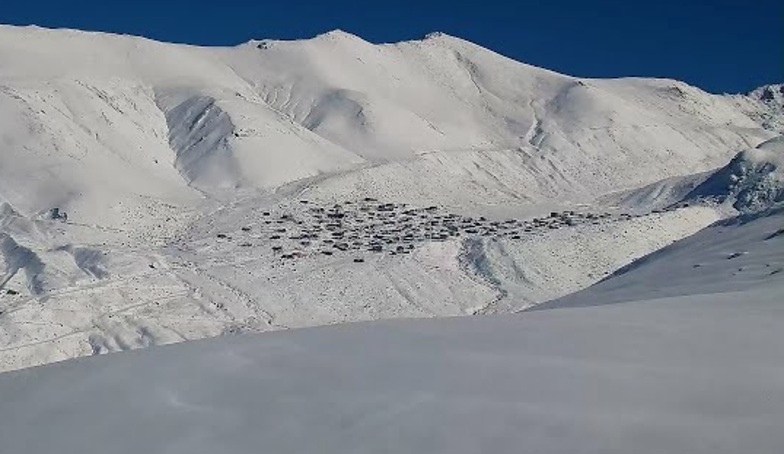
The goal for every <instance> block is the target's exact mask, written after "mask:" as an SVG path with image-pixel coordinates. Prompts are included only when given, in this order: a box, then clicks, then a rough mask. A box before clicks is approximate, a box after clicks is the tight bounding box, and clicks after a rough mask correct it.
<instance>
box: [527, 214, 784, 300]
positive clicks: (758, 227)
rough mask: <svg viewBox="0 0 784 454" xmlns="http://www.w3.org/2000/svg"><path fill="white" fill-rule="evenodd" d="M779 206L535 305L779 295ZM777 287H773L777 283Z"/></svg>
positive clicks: (783, 257)
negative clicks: (766, 291)
mask: <svg viewBox="0 0 784 454" xmlns="http://www.w3.org/2000/svg"><path fill="white" fill-rule="evenodd" d="M782 285H784V208H782V207H781V206H780V205H779V206H777V207H774V208H770V209H768V210H764V211H761V212H758V213H752V214H746V215H741V216H738V217H734V218H730V219H726V220H722V221H719V222H717V223H715V224H713V225H711V226H710V227H708V228H706V229H704V230H702V231H700V232H699V233H697V234H695V235H693V236H690V237H688V238H686V239H684V240H681V241H679V242H677V243H675V244H673V245H671V246H668V247H665V248H663V249H661V250H659V251H656V252H654V253H653V254H650V255H648V256H646V257H643V258H642V259H639V260H637V261H634V262H632V263H631V264H630V265H628V266H625V267H623V268H621V269H620V270H618V271H617V272H615V273H614V274H613V275H612V276H609V277H608V278H607V279H605V280H603V281H602V282H600V283H598V284H596V285H594V286H592V287H589V288H587V289H585V290H583V291H581V292H577V293H574V294H571V295H568V296H565V297H563V298H561V299H558V300H554V301H550V302H548V303H545V304H543V305H541V306H538V307H537V308H536V309H546V308H550V307H571V306H582V305H586V304H587V305H592V304H598V303H602V304H605V303H612V302H623V301H635V300H637V299H638V298H639V295H640V294H641V293H642V294H644V295H646V296H647V297H649V298H665V297H673V296H681V295H693V294H702V293H705V294H715V293H726V292H743V291H751V290H753V289H756V288H761V287H765V288H767V287H769V286H771V287H775V288H778V290H777V291H776V292H774V294H775V295H777V296H778V298H779V300H781V297H782V296H783V295H784V288H781V286H782ZM776 286H778V287H776Z"/></svg>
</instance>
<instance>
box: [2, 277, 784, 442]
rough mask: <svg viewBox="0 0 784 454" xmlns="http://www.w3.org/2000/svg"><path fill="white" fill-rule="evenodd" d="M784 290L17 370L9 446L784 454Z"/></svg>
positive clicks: (212, 345) (9, 378)
mask: <svg viewBox="0 0 784 454" xmlns="http://www.w3.org/2000/svg"><path fill="white" fill-rule="evenodd" d="M783 290H784V286H783V285H782V282H781V281H778V283H777V284H776V285H775V286H773V285H765V286H757V287H754V288H750V289H746V290H744V291H740V292H736V293H724V294H718V295H696V296H688V297H678V298H669V299H664V300H656V301H636V302H633V303H626V304H615V305H601V306H595V307H585V308H569V309H560V310H545V311H537V312H530V313H524V314H521V315H518V316H509V315H506V316H489V317H478V318H459V319H449V320H436V321H413V320H408V321H397V322H389V321H386V322H375V323H358V324H349V325H343V326H338V327H329V328H318V329H305V330H296V331H290V332H286V333H271V334H265V335H254V336H252V335H244V336H236V337H230V338H223V339H211V340H207V341H199V342H192V343H187V344H180V345H176V346H172V347H162V348H153V349H149V350H145V351H140V352H131V353H123V354H118V355H112V356H108V357H99V358H90V359H87V360H74V361H69V362H66V363H62V364H56V365H49V366H44V367H40V368H33V369H28V370H24V371H17V372H10V373H4V374H0V400H2V406H0V439H2V440H3V452H4V453H8V454H17V453H19V454H21V453H29V452H62V453H82V454H89V453H105V452H113V453H118V454H123V453H138V452H167V453H189V454H199V453H215V452H222V453H247V452H257V451H259V450H261V451H264V452H274V453H302V452H324V453H333V452H334V453H345V452H389V453H399V452H430V453H440V452H443V453H475V452H496V453H507V452H508V453H519V452H521V451H524V452H548V453H564V454H565V453H574V452H586V453H600V452H601V453H629V452H635V453H661V452H688V453H694V454H699V453H705V454H719V453H727V454H735V453H738V452H754V453H759V454H776V453H779V452H780V450H781V446H782V444H784V434H782V432H781V427H780V426H781V424H780V422H781V420H782V419H784V406H782V405H781V396H783V395H784V375H783V372H782V371H783V370H784V364H783V363H782V357H781V352H782V349H784V337H783V336H782V335H781V324H782V322H784V307H782V301H781V292H782V291H783ZM637 296H638V297H640V298H647V296H646V293H644V292H641V293H638V295H637ZM596 302H600V301H599V300H596ZM43 428H45V430H42V429H43Z"/></svg>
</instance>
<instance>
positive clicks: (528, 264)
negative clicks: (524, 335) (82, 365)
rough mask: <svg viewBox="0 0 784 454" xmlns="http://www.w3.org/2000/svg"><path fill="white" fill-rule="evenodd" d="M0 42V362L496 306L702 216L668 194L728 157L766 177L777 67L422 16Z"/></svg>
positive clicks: (623, 255)
mask: <svg viewBox="0 0 784 454" xmlns="http://www.w3.org/2000/svg"><path fill="white" fill-rule="evenodd" d="M0 61H2V62H3V64H2V65H0V254H2V257H3V259H4V267H3V268H0V270H2V277H0V288H2V294H0V370H2V369H14V368H19V367H24V366H28V365H32V364H39V363H43V362H51V361H55V360H60V359H67V358H72V357H75V356H82V355H88V354H92V353H102V352H106V351H116V350H127V349H132V348H137V347H143V346H148V345H152V344H162V343H171V342H178V341H182V340H190V339H198V338H203V337H210V336H216V335H221V334H225V333H235V332H239V331H262V330H268V329H279V328H290V327H300V326H311V325H320V324H331V323H337V322H343V321H354V320H374V319H380V318H397V317H422V316H444V315H463V314H474V313H494V312H510V311H517V310H520V309H523V308H525V307H527V306H529V305H531V304H535V303H540V302H543V301H547V300H549V299H552V298H557V297H560V296H563V295H565V294H567V293H570V292H573V291H576V290H579V289H581V288H584V287H586V286H589V285H590V284H592V283H594V282H596V281H598V280H599V279H601V278H603V277H604V276H607V275H609V274H611V273H612V272H614V271H615V270H617V269H618V268H619V267H621V266H623V265H626V264H628V263H629V262H631V261H632V260H634V259H636V258H639V257H641V256H644V255H646V254H648V253H650V252H653V251H655V250H657V249H659V248H661V247H663V246H665V245H667V244H669V243H671V242H673V241H676V240H678V239H680V238H682V237H684V236H687V235H690V234H692V233H695V232H697V231H698V230H700V229H702V228H703V227H706V226H708V225H709V224H711V223H713V222H715V221H716V220H718V219H719V218H720V217H722V216H726V215H727V214H728V210H727V209H725V208H724V207H722V206H719V207H717V206H715V205H716V203H715V202H716V200H717V199H716V198H715V197H714V198H710V197H699V198H693V197H691V198H690V197H688V196H689V193H690V191H698V192H699V191H701V190H702V189H704V188H705V187H706V186H705V184H709V185H710V187H711V188H716V187H718V186H716V184H714V183H713V182H714V181H718V179H720V178H722V177H721V175H723V174H722V173H721V172H722V171H721V170H719V172H718V173H715V174H714V172H715V171H716V169H720V168H722V167H723V166H726V165H727V163H728V162H731V161H732V163H733V164H730V166H731V167H732V166H734V167H733V168H735V167H738V168H742V169H753V170H749V172H747V174H744V175H747V177H744V178H743V179H742V180H740V181H742V182H743V187H744V188H748V189H746V190H744V191H745V192H743V194H752V195H754V194H757V195H760V194H763V193H764V194H767V195H766V196H765V197H766V198H764V199H763V198H760V197H757V198H756V199H753V200H754V201H755V202H754V204H750V205H753V208H755V209H756V208H764V206H765V204H766V203H768V201H771V200H776V199H778V198H779V197H780V194H781V193H780V192H776V191H779V190H780V186H777V185H778V184H779V182H780V181H781V180H780V179H777V178H778V177H775V175H778V173H777V171H775V172H772V173H771V172H770V171H769V170H770V169H771V167H770V165H768V164H766V163H767V162H768V158H770V159H771V160H772V161H770V162H777V161H776V159H778V158H776V157H775V156H773V155H771V154H770V153H773V154H776V153H779V154H780V152H779V151H776V150H773V151H764V150H768V148H769V147H771V146H774V145H770V144H776V143H780V142H779V140H780V139H777V137H780V135H781V133H782V132H783V130H784V128H782V124H784V120H783V119H784V114H782V112H784V109H782V104H781V96H780V94H781V93H780V91H781V90H780V88H781V87H780V86H769V87H762V88H760V89H759V90H756V91H754V92H752V93H750V94H748V95H714V94H709V93H706V92H704V91H702V90H700V89H698V88H695V87H691V86H689V85H687V84H684V83H682V82H678V81H673V80H663V79H613V80H597V79H586V78H579V77H572V76H566V75H561V74H557V73H553V72H551V71H547V70H544V69H540V68H536V67H532V66H529V65H525V64H522V63H519V62H516V61H513V60H510V59H508V58H506V57H503V56H501V55H498V54H496V53H494V52H492V51H490V50H487V49H483V48H481V47H479V46H476V45H474V44H471V43H469V42H466V41H464V40H461V39H459V38H455V37H451V36H448V35H444V34H431V35H428V37H426V38H425V39H422V40H418V41H409V42H402V43H395V44H381V45H378V44H371V43H368V42H366V41H364V40H362V39H361V38H358V37H356V36H352V35H350V34H347V33H344V32H340V31H335V32H330V33H326V34H324V35H320V36H317V37H315V38H313V39H309V40H301V41H288V42H286V41H273V40H263V41H250V42H247V43H244V44H242V45H239V46H236V47H230V48H219V47H194V46H186V45H175V44H166V43H159V42H155V41H151V40H147V39H143V38H137V37H130V36H117V35H109V34H102V33H87V32H80V31H72V30H48V29H41V28H37V27H10V26H0ZM763 142H764V143H765V144H766V145H761V146H760V144H762V143H763ZM758 146H760V148H759V150H761V151H753V152H744V154H742V155H740V157H739V158H736V159H735V160H733V157H734V156H736V154H737V153H739V152H741V151H743V150H752V149H755V148H756V147H758ZM766 153H767V154H766ZM763 155H764V156H763ZM771 156H773V157H771ZM776 156H779V155H776ZM738 159H741V160H742V161H743V162H747V161H748V162H753V165H752V164H749V165H746V164H742V165H739V164H738ZM773 165H778V164H773ZM775 168H776V169H779V168H780V167H775ZM712 175H713V176H712ZM733 175H734V173H733ZM722 181H723V180H722ZM722 184H723V183H722ZM701 185H702V186H701ZM725 186H726V185H725ZM732 188H733V189H730V188H729V186H727V187H726V188H725V189H726V190H728V191H730V190H731V191H735V192H732V194H730V195H728V196H727V197H724V199H722V200H719V201H723V200H725V199H726V200H729V199H732V200H735V199H737V198H738V197H740V199H743V200H747V198H746V196H745V195H744V196H740V191H741V189H739V188H740V186H739V185H737V184H736V185H733V186H732ZM777 188H779V189H777ZM725 192H726V191H725ZM736 193H737V194H736ZM776 194H778V195H776ZM692 199H693V200H692ZM686 200H692V202H691V203H690V204H689V206H688V207H685V206H684V202H685V201H686ZM749 200H751V199H749ZM758 201H761V203H757V202H758ZM675 202H680V203H675ZM387 203H389V204H392V205H393V206H392V207H391V208H390V207H388V206H386V205H385V204H387ZM686 203H688V202H686ZM336 204H339V206H336ZM431 208H432V209H431ZM654 209H655V210H656V211H657V212H655V213H654V212H652V210H654ZM551 211H557V213H556V215H555V216H552V217H551V216H550V212H551ZM658 211H661V212H658ZM66 215H67V216H66ZM534 218H536V219H534ZM344 244H345V247H344V246H343V245H344ZM566 244H568V245H570V246H568V247H567V246H565V245H566ZM409 247H410V248H409ZM377 249H378V250H377Z"/></svg>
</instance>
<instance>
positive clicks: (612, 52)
mask: <svg viewBox="0 0 784 454" xmlns="http://www.w3.org/2000/svg"><path fill="white" fill-rule="evenodd" d="M783 5H784V1H782V0H651V1H646V2H640V1H636V0H602V1H590V0H584V1H581V0H531V1H525V0H521V1H517V2H515V1H513V0H508V1H495V0H474V1H470V2H467V1H460V0H451V1H443V0H430V1H428V0H419V1H412V0H384V1H370V0H368V1H364V2H361V1H348V0H321V1H310V0H308V1H298V0H276V1H263V0H254V1H251V0H213V1H201V0H189V1H184V0H169V1H167V0H158V1H153V0H131V1H129V0H122V1H115V0H102V1H99V0H70V1H66V0H56V1H55V0H43V1H32V0H8V1H5V2H3V6H2V7H0V23H5V24H20V25H21V24H37V25H41V26H47V27H69V28H79V29H88V30H100V31H110V32H117V33H128V34H134V35H142V36H147V37H150V38H154V39H158V40H163V41H174V42H185V43H192V44H204V45H233V44H239V43H241V42H244V41H247V40H249V39H253V38H258V39H261V38H277V39H292V38H306V37H311V36H314V35H316V34H318V33H321V32H324V31H328V30H331V29H335V28H340V29H343V30H345V31H348V32H351V33H354V34H356V35H359V36H361V37H363V38H364V39H366V40H368V41H371V42H392V41H400V40H405V39H415V38H420V37H422V36H423V35H425V34H426V33H427V32H430V31H443V32H446V33H449V34H451V35H455V36H459V37H461V38H465V39H468V40H470V41H473V42H475V43H478V44H480V45H483V46H485V47H488V48H490V49H493V50H495V51H496V52H500V53H502V54H504V55H507V56H509V57H512V58H514V59H516V60H520V61H523V62H526V63H530V64H533V65H537V66H542V67H545V68H549V69H553V70H555V71H559V72H563V73H567V74H573V75H577V76H583V77H591V76H593V77H612V76H657V77H671V78H675V79H680V80H685V81H686V82H689V83H691V84H694V85H697V86H699V87H702V88H704V89H706V90H708V91H712V92H740V91H747V90H749V89H751V88H754V87H756V86H759V85H762V84H765V83H773V82H784V6H783ZM0 64H1V63H0Z"/></svg>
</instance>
